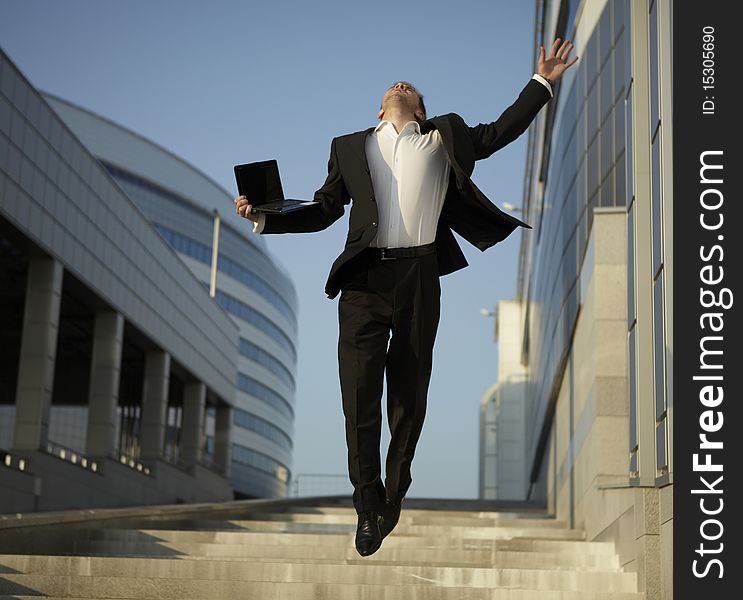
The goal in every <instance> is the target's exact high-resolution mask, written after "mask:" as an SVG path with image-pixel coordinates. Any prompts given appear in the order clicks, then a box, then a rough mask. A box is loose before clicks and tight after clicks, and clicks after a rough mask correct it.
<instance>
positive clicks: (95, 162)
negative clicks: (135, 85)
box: [0, 53, 297, 512]
mask: <svg viewBox="0 0 743 600" xmlns="http://www.w3.org/2000/svg"><path fill="white" fill-rule="evenodd" d="M0 59H1V60H0V68H1V69H2V71H0V82H1V83H2V88H1V90H0V91H1V93H0V266H1V267H2V269H1V270H0V280H1V281H0V282H1V283H2V290H3V291H2V295H1V296H0V298H1V301H2V307H3V310H2V311H0V312H2V315H3V316H2V320H3V322H2V337H3V342H4V343H3V344H2V353H3V358H4V360H3V361H2V367H0V369H1V370H2V372H1V373H0V448H2V449H3V451H2V452H3V454H4V457H5V458H4V466H5V467H7V468H4V469H0V487H2V488H3V491H4V492H7V493H4V494H3V498H4V501H3V502H2V503H0V504H2V505H1V506H0V512H11V511H19V512H20V511H23V510H28V509H29V508H28V507H29V506H30V505H29V499H30V501H31V503H32V505H33V508H40V509H49V508H65V507H75V506H92V505H98V506H104V505H109V506H115V505H124V504H140V503H162V502H178V501H196V500H207V499H226V498H231V497H233V495H234V496H235V497H238V498H242V497H271V496H274V497H275V496H283V495H285V494H286V491H287V485H288V482H289V479H290V472H291V455H292V434H293V420H294V402H295V368H296V338H297V317H296V314H297V299H296V294H295V291H294V288H293V285H292V283H291V281H290V279H289V277H288V275H287V274H286V272H285V271H284V270H283V269H282V268H281V267H280V266H279V265H278V264H277V263H276V262H275V261H274V260H273V259H272V257H271V256H270V254H269V253H268V251H267V249H266V247H265V243H264V240H263V239H261V238H260V237H259V236H252V235H250V234H249V231H248V229H247V228H246V226H245V222H244V220H243V219H240V218H239V217H238V216H237V215H235V214H234V211H233V210H231V209H232V196H231V195H230V194H229V193H227V192H226V191H225V190H224V189H222V188H220V187H219V186H218V185H217V184H216V183H214V182H213V181H212V180H210V179H209V178H208V177H206V176H205V175H204V174H203V173H201V172H199V171H198V170H197V169H196V168H194V167H193V166H191V165H189V164H187V163H186V162H185V161H183V160H182V159H180V158H178V157H177V156H175V155H173V154H172V153H170V152H169V151H167V150H165V149H163V148H161V147H159V146H157V145H156V144H154V143H152V142H150V141H148V140H146V139H144V138H142V137H141V136H139V135H137V134H134V133H132V132H130V131H128V130H126V129H124V128H122V127H120V126H118V125H116V124H114V123H112V122H110V121H109V120H107V119H104V118H102V117H99V116H97V115H94V114H92V113H90V112H89V111H86V110H84V109H82V108H80V107H77V106H74V105H72V104H70V103H67V102H65V101H63V100H61V99H59V98H55V97H52V96H48V95H47V96H43V95H41V94H39V92H37V91H36V90H35V89H34V88H33V87H32V86H31V85H30V84H29V83H28V81H27V80H26V79H25V78H24V77H23V75H22V74H21V73H20V72H19V71H18V70H17V69H16V67H15V66H14V65H13V64H12V62H11V61H10V60H9V58H8V57H7V56H6V55H5V54H2V53H0ZM215 211H219V213H220V215H221V216H220V219H219V221H220V226H219V229H218V243H219V246H218V248H219V251H218V257H217V261H216V263H217V271H216V288H215V290H214V297H211V295H210V280H211V273H212V268H211V267H212V248H213V243H214V239H215V235H214V232H215V227H214V222H215ZM222 213H223V214H222ZM215 300H216V301H215ZM60 458H62V460H61V461H60V460H59V459H60ZM83 463H84V465H85V466H83ZM70 469H71V470H70ZM68 471H69V472H68ZM70 478H72V480H75V481H77V480H79V482H78V483H79V486H78V487H77V488H76V487H75V486H74V485H73V486H66V487H67V488H69V489H67V490H66V489H65V486H64V485H57V484H58V483H60V482H62V481H68V480H70ZM52 490H56V491H57V493H53V492H52ZM65 491H66V492H67V493H66V494H65V493H64V492H65Z"/></svg>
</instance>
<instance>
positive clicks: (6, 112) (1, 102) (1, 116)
mask: <svg viewBox="0 0 743 600" xmlns="http://www.w3.org/2000/svg"><path fill="white" fill-rule="evenodd" d="M11 112H12V109H11V108H10V102H8V101H7V100H6V99H5V96H2V95H0V131H2V132H3V133H8V131H9V130H10V115H11Z"/></svg>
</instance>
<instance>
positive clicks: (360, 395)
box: [338, 249, 441, 512]
mask: <svg viewBox="0 0 743 600" xmlns="http://www.w3.org/2000/svg"><path fill="white" fill-rule="evenodd" d="M440 300H441V288H440V285H439V274H438V264H437V261H436V255H435V254H426V255H424V256H419V257H411V258H395V259H391V260H382V259H381V258H380V257H379V255H378V253H377V254H375V253H374V252H373V250H372V249H367V250H366V251H365V252H364V253H362V255H361V256H360V257H359V260H358V264H357V268H356V269H354V274H353V275H352V276H351V277H350V279H349V280H348V281H347V283H346V284H345V285H344V286H343V289H342V290H341V296H340V300H339V303H338V318H339V326H340V335H339V340H338V366H339V374H340V384H341V395H342V398H343V413H344V415H345V418H346V443H347V445H348V473H349V477H350V479H351V483H352V484H353V487H354V493H353V503H354V507H355V508H356V511H357V512H361V511H364V510H379V509H380V507H381V505H382V504H384V502H385V499H386V498H388V499H390V500H392V501H393V502H399V501H400V500H402V498H403V497H404V496H405V493H406V492H407V490H408V488H409V487H410V484H411V483H412V477H411V474H410V466H411V463H412V460H413V455H414V454H415V447H416V444H417V443H418V438H419V437H420V433H421V429H422V428H423V419H424V417H425V414H426V396H427V393H428V384H429V381H430V378H431V367H432V361H433V346H434V341H435V339H436V330H437V328H438V324H439V311H440ZM385 373H386V378H387V417H388V422H389V427H390V433H391V439H390V445H389V449H388V452H387V461H386V469H385V472H386V478H385V482H384V483H382V478H381V463H380V448H379V446H380V438H381V427H382V410H381V401H382V389H383V381H384V377H385Z"/></svg>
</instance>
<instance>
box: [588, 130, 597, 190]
mask: <svg viewBox="0 0 743 600" xmlns="http://www.w3.org/2000/svg"><path fill="white" fill-rule="evenodd" d="M586 176H587V184H588V188H587V193H588V197H589V198H590V197H591V196H593V195H594V194H595V193H596V190H597V189H598V185H599V177H600V171H599V140H598V139H594V140H593V142H592V143H591V145H590V146H588V154H587V160H586Z"/></svg>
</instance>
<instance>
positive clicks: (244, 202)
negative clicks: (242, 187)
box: [235, 196, 258, 223]
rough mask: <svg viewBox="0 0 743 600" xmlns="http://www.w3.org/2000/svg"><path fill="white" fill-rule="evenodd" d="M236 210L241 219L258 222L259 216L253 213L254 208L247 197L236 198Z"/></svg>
mask: <svg viewBox="0 0 743 600" xmlns="http://www.w3.org/2000/svg"><path fill="white" fill-rule="evenodd" d="M235 210H236V211H237V214H238V215H240V216H241V217H245V218H246V219H250V220H251V221H253V223H257V222H258V215H257V214H255V213H253V206H252V205H251V204H250V201H249V200H248V199H247V198H246V197H245V196H238V197H237V198H235Z"/></svg>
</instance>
